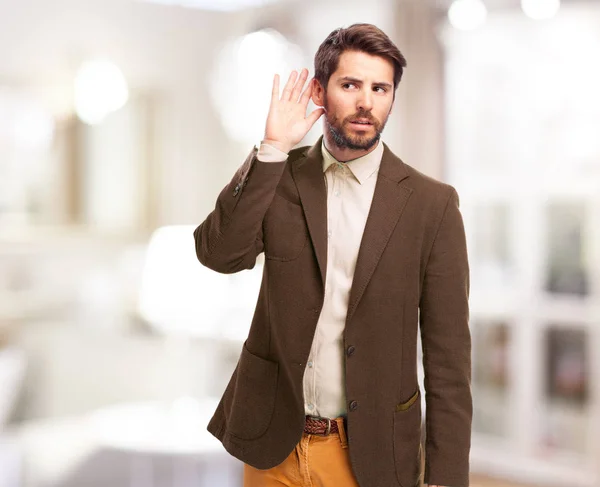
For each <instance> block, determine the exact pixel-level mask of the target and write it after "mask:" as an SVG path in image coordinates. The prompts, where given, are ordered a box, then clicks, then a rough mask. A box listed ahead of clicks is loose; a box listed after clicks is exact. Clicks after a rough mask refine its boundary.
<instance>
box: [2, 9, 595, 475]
mask: <svg viewBox="0 0 600 487" xmlns="http://www.w3.org/2000/svg"><path fill="white" fill-rule="evenodd" d="M354 22H371V23H375V24H376V25H378V26H379V27H381V28H382V29H383V30H384V31H386V32H387V33H388V34H389V35H390V37H391V38H392V39H393V40H394V41H395V42H396V43H397V44H398V46H399V48H400V49H401V50H402V51H403V53H404V54H405V56H406V58H407V60H408V68H407V70H406V72H405V75H404V78H403V80H402V82H401V84H400V86H399V90H398V94H397V99H396V108H395V111H394V114H393V115H392V117H391V119H390V122H389V124H388V127H387V129H386V132H385V133H384V140H385V141H386V142H387V144H388V145H389V146H390V147H391V148H392V150H394V151H395V152H396V153H397V154H398V155H399V156H400V157H401V158H402V159H403V160H404V161H405V162H407V163H409V164H411V165H413V166H414V167H416V168H417V169H419V170H421V171H422V172H425V173H426V174H429V175H431V176H434V177H436V178H439V179H442V180H444V181H447V182H449V183H451V184H453V185H454V186H455V187H456V188H457V190H458V192H459V194H460V197H461V209H462V212H463V216H464V220H465V226H466V231H467V236H468V245H469V253H470V260H471V276H472V285H471V289H472V293H471V310H472V312H471V318H472V319H471V328H472V334H473V368H474V373H473V392H474V399H475V416H474V431H473V449H472V458H471V464H472V471H473V483H472V485H473V486H474V487H482V486H488V485H489V486H496V487H508V486H512V485H519V486H521V485H535V486H551V487H552V486H554V487H566V486H568V487H599V486H600V373H599V372H600V331H599V326H598V325H600V225H599V224H598V223H599V222H600V94H599V93H600V90H599V87H600V63H599V62H598V60H599V59H600V56H599V53H600V0H562V1H559V0H522V1H521V0H484V1H481V0H455V1H453V0H370V1H368V2H365V1H356V0H298V1H296V0H270V1H267V0H262V1H261V0H180V1H177V0H156V1H134V0H0V487H108V486H110V487H121V486H123V487H163V486H170V487H192V486H194V487H236V486H241V464H240V463H239V462H238V461H237V460H235V459H233V458H232V457H230V456H229V455H228V454H227V453H225V451H224V450H223V449H222V447H221V445H220V443H218V441H217V440H215V439H214V438H212V436H210V435H209V434H208V432H207V431H206V424H207V423H208V420H209V417H210V415H211V414H212V412H213V409H214V407H215V405H216V402H217V401H218V399H219V397H220V395H221V393H222V392H223V390H224V388H225V385H226V383H227V380H228V379H229V377H230V374H231V372H232V371H233V368H234V367H235V365H236V362H237V359H238V357H239V353H240V350H241V345H242V343H243V341H244V339H245V337H246V333H247V331H248V328H249V323H250V318H251V316H252V312H253V307H254V303H255V300H256V296H257V293H258V284H259V281H260V274H261V265H260V264H259V265H257V266H256V268H255V269H253V270H252V271H246V272H243V273H240V274H236V275H231V276H225V275H219V274H216V273H213V272H212V271H209V270H207V269H205V268H203V267H202V266H201V265H200V264H199V263H198V262H197V260H196V258H195V254H194V247H193V237H192V231H193V228H194V227H195V226H196V225H198V224H199V223H200V222H201V221H202V220H203V219H204V218H205V217H206V215H207V214H208V212H209V211H211V210H212V208H213V205H214V201H215V199H216V196H217V194H218V193H219V192H220V190H221V189H222V187H223V186H224V185H225V184H226V183H227V182H228V181H229V179H230V178H231V176H232V175H233V173H234V171H235V170H236V169H237V167H238V166H239V165H240V164H241V163H242V162H243V159H244V157H245V156H246V154H247V153H248V152H249V150H250V149H251V148H252V146H253V145H254V144H255V143H257V142H258V141H260V139H261V137H262V135H263V130H264V121H265V117H266V112H267V109H268V103H269V94H270V88H271V81H272V78H273V74H274V73H276V72H279V73H280V74H282V75H283V76H287V73H288V72H289V71H290V70H291V69H298V68H301V67H303V66H306V67H309V68H310V69H311V74H312V73H313V68H312V59H313V56H314V52H315V50H316V48H317V47H318V45H319V44H320V43H321V41H322V40H323V39H324V38H325V36H326V35H327V34H328V33H329V32H330V31H331V30H333V29H334V28H336V27H339V26H345V25H350V24H352V23H354ZM320 130H321V124H320V122H319V123H318V124H317V125H316V126H315V128H313V130H312V131H311V132H310V133H309V134H308V136H307V137H306V140H305V143H306V144H312V143H314V141H315V140H316V139H317V137H318V135H319V132H320Z"/></svg>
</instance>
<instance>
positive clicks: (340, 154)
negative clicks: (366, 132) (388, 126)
mask: <svg viewBox="0 0 600 487" xmlns="http://www.w3.org/2000/svg"><path fill="white" fill-rule="evenodd" d="M323 140H324V142H325V147H326V148H327V150H328V151H329V153H330V154H331V155H332V156H333V157H334V158H335V160H336V161H339V162H348V161H352V160H354V159H358V158H359V157H362V156H366V155H367V154H369V153H371V152H373V151H374V150H375V149H377V146H378V145H379V144H380V143H381V140H379V141H377V143H376V144H375V145H374V146H373V147H371V148H370V149H369V150H356V149H348V148H347V147H338V146H337V145H336V144H335V142H334V140H333V136H332V135H331V134H330V133H329V132H326V133H324V134H323Z"/></svg>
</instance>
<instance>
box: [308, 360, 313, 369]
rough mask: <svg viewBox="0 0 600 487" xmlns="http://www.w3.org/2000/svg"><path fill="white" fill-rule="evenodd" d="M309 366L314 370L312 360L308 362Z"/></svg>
mask: <svg viewBox="0 0 600 487" xmlns="http://www.w3.org/2000/svg"><path fill="white" fill-rule="evenodd" d="M308 366H309V367H311V368H312V366H313V362H312V360H311V361H310V362H308Z"/></svg>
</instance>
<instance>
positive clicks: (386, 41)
mask: <svg viewBox="0 0 600 487" xmlns="http://www.w3.org/2000/svg"><path fill="white" fill-rule="evenodd" d="M344 51H360V52H365V53H367V54H371V55H374V56H381V57H383V58H385V59H387V60H389V61H391V62H392V63H393V65H394V90H396V88H397V87H398V83H400V79H401V78H402V73H403V71H404V68H405V67H406V59H404V56H403V55H402V53H401V52H400V50H399V49H398V48H397V47H396V45H395V44H394V43H393V42H392V41H391V40H390V38H389V37H388V36H387V35H386V34H385V33H384V32H383V31H382V30H381V29H379V28H377V27H375V26H374V25H372V24H354V25H351V26H350V27H346V28H339V29H336V30H334V31H333V32H332V33H331V34H329V35H328V36H327V39H325V40H324V41H323V43H322V44H321V45H320V46H319V49H317V53H316V54H315V78H316V79H317V81H319V83H321V86H323V88H324V89H325V90H327V84H328V83H329V78H330V77H331V75H332V74H333V73H334V72H335V70H336V69H337V68H338V65H339V62H340V56H341V55H342V53H343V52H344Z"/></svg>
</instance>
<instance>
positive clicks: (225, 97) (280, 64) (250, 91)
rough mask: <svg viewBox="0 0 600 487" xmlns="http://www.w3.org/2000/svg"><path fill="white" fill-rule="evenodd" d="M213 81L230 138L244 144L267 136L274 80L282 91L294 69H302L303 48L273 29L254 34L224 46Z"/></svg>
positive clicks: (219, 110)
mask: <svg viewBox="0 0 600 487" xmlns="http://www.w3.org/2000/svg"><path fill="white" fill-rule="evenodd" d="M217 59H218V61H217V62H218V64H217V66H216V68H215V71H214V73H213V76H212V80H211V94H212V96H211V98H212V100H213V103H214V104H215V107H216V109H217V112H218V113H219V115H220V116H221V119H222V123H223V125H224V127H225V130H226V131H227V133H228V135H229V136H230V137H231V138H232V139H234V140H236V141H238V142H241V143H244V144H255V143H257V142H259V141H260V140H261V139H262V137H263V136H264V130H265V122H266V120H267V114H268V111H269V104H270V100H271V91H272V87H273V77H274V75H275V73H279V74H280V77H281V79H282V83H281V90H283V86H284V85H285V82H286V81H287V79H288V76H289V74H290V71H291V70H292V69H300V68H301V67H302V66H303V62H304V60H303V56H302V52H301V50H300V48H299V47H298V46H296V45H295V44H292V43H290V42H289V41H288V40H287V39H286V38H285V37H284V36H283V35H282V34H280V33H279V32H277V31H276V30H273V29H264V30H260V31H257V32H252V33H250V34H248V35H246V36H244V37H242V38H241V39H237V40H235V41H233V42H232V43H230V44H228V45H227V46H225V48H224V49H223V51H222V52H221V54H220V55H219V56H218V58H217Z"/></svg>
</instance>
